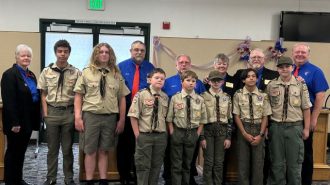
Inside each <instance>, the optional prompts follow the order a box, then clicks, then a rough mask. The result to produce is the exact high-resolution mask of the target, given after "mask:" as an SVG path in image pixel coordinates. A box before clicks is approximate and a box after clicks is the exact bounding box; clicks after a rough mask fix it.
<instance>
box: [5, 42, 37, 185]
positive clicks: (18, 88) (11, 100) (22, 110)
mask: <svg viewBox="0 0 330 185" xmlns="http://www.w3.org/2000/svg"><path fill="white" fill-rule="evenodd" d="M15 58H16V63H15V64H14V65H13V66H12V67H11V68H9V69H8V70H6V71H5V72H4V73H3V75H2V79H1V96H2V103H3V109H2V111H3V112H2V123H3V131H4V134H5V135H6V137H7V150H6V153H5V174H4V178H5V179H4V180H5V183H6V185H26V184H29V183H27V182H25V181H24V180H23V164H24V158H25V152H26V149H27V146H28V143H29V140H30V137H31V133H32V131H33V130H38V129H39V126H40V92H39V90H38V89H37V80H36V77H35V75H34V73H33V72H32V71H30V70H29V69H28V66H29V65H30V63H31V61H32V49H31V48H30V47H29V46H27V45H24V44H20V45H18V46H17V47H16V51H15Z"/></svg>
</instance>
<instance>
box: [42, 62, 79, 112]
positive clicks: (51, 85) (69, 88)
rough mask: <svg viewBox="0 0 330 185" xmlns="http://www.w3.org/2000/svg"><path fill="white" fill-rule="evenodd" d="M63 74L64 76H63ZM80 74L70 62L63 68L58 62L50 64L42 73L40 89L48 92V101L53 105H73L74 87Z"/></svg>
mask: <svg viewBox="0 0 330 185" xmlns="http://www.w3.org/2000/svg"><path fill="white" fill-rule="evenodd" d="M61 73H62V74H61ZM61 75H63V76H62V77H61ZM79 76H80V71H79V69H77V68H75V67H73V66H72V65H70V64H68V65H67V66H66V67H65V68H64V69H62V70H61V69H60V68H59V67H57V65H56V63H54V64H50V65H49V66H48V67H46V68H45V69H44V70H43V71H42V72H41V74H40V77H39V80H38V89H42V90H44V91H46V92H47V96H46V102H47V104H49V105H51V106H54V107H58V106H69V105H73V100H74V92H73V88H74V86H75V84H76V81H77V79H78V77H79ZM60 81H62V82H60Z"/></svg>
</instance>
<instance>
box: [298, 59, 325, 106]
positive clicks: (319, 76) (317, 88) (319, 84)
mask: <svg viewBox="0 0 330 185" xmlns="http://www.w3.org/2000/svg"><path fill="white" fill-rule="evenodd" d="M295 68H296V66H295V65H294V70H293V71H292V74H293V73H294V71H295ZM298 76H301V77H302V78H303V79H304V80H305V82H306V85H307V87H308V92H309V98H310V101H311V102H312V104H313V105H314V102H315V97H316V94H317V93H318V92H322V91H324V92H325V91H327V90H328V89H329V85H328V82H327V80H326V78H325V76H324V74H323V72H322V70H321V69H320V68H319V67H317V66H316V65H314V64H312V63H310V62H306V63H305V64H303V65H302V66H300V68H299V72H298Z"/></svg>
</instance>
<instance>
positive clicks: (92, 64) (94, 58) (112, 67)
mask: <svg viewBox="0 0 330 185" xmlns="http://www.w3.org/2000/svg"><path fill="white" fill-rule="evenodd" d="M103 46H105V47H106V48H108V50H109V55H110V59H109V61H108V67H109V68H110V70H111V71H112V72H114V73H120V70H119V68H118V67H117V65H116V55H115V52H114V51H113V49H112V47H111V46H110V45H109V44H108V43H99V44H97V45H96V46H95V47H94V48H93V52H92V55H91V58H90V62H89V67H90V68H91V70H92V71H95V70H96V68H97V67H98V66H99V65H100V62H99V61H98V60H97V59H98V56H99V54H100V49H101V47H103Z"/></svg>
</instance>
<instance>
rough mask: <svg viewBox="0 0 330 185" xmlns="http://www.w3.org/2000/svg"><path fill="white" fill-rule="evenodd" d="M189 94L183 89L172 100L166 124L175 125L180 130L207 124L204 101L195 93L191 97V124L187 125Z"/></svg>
mask: <svg viewBox="0 0 330 185" xmlns="http://www.w3.org/2000/svg"><path fill="white" fill-rule="evenodd" d="M188 95H189V94H187V93H186V92H185V91H184V90H183V89H182V90H181V92H178V93H177V94H175V95H174V96H173V97H172V98H171V102H170V105H169V109H168V113H167V117H166V122H171V123H173V124H174V125H175V126H176V127H178V128H197V127H199V125H200V124H205V123H207V115H206V114H207V113H206V108H205V104H204V99H203V98H202V97H201V96H200V95H198V94H196V93H195V91H193V92H192V93H191V94H190V96H191V100H190V122H191V125H188V123H187V120H188V119H187V96H188Z"/></svg>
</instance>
